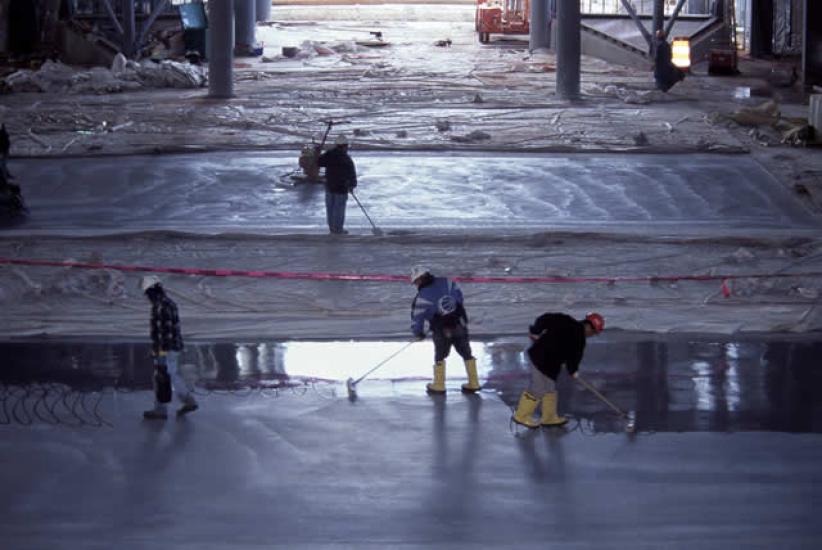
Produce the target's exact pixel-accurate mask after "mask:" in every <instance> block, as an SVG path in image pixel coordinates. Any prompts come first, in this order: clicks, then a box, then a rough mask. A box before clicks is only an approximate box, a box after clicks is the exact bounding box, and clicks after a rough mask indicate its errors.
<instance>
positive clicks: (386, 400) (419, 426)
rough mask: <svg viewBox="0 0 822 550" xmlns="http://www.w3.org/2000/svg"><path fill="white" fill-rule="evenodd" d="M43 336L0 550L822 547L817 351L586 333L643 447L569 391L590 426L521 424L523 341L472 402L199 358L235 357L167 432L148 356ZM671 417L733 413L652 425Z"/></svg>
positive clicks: (487, 355) (497, 348)
mask: <svg viewBox="0 0 822 550" xmlns="http://www.w3.org/2000/svg"><path fill="white" fill-rule="evenodd" d="M377 344H378V343H374V342H372V343H348V344H342V343H336V344H334V343H323V345H334V346H336V349H337V353H334V354H329V353H328V350H324V349H322V348H321V347H320V348H317V349H315V352H317V353H315V354H318V355H320V356H321V358H322V361H323V362H324V363H325V364H327V365H335V364H337V363H338V362H337V361H336V359H337V358H339V357H345V356H346V353H343V351H346V350H347V352H348V356H349V357H353V356H359V358H360V361H359V362H360V363H362V364H354V363H348V362H345V361H344V363H345V365H346V368H347V369H350V370H349V372H360V369H363V368H364V367H367V366H370V365H369V364H364V363H366V362H367V361H369V360H370V359H371V358H372V356H373V355H375V352H374V349H373V348H372V349H371V350H370V352H369V346H371V347H373V346H375V345H377ZM38 345H39V351H36V350H35V347H33V346H32V345H27V346H24V345H22V344H14V345H9V344H5V345H3V349H2V351H3V353H4V356H6V357H14V358H16V360H17V362H16V363H15V367H14V368H4V369H3V370H2V371H0V380H2V383H3V385H2V386H1V387H2V388H3V392H2V397H3V400H2V403H3V406H4V409H3V410H5V411H6V412H7V413H9V412H11V414H12V415H15V414H16V417H17V418H18V420H11V421H9V422H6V423H5V425H3V426H0V433H2V437H0V461H2V465H3V467H2V468H0V483H2V486H3V487H4V491H3V492H2V494H0V531H2V533H3V539H4V546H5V547H7V548H14V549H28V548H56V549H62V548H72V549H73V548H80V547H82V548H91V549H96V548H111V547H113V546H116V547H118V548H127V549H130V548H145V547H146V546H148V545H151V546H154V545H158V544H162V545H163V546H164V547H167V548H174V549H189V548H262V547H266V548H271V547H273V548H468V547H472V548H476V547H481V548H513V547H523V546H537V545H539V546H543V547H548V546H549V547H552V548H569V549H570V548H632V549H633V548H648V549H650V548H655V549H656V548H689V549H690V548H706V549H707V548H723V549H724V548H729V547H736V546H741V545H744V546H745V547H746V548H773V547H776V546H779V547H783V548H815V547H816V546H817V545H818V541H819V538H820V536H822V528H821V527H820V526H819V523H818V521H817V518H816V515H815V509H817V508H818V506H819V504H820V499H822V492H821V490H822V474H820V472H819V468H818V464H819V461H820V459H822V438H820V431H821V430H820V427H821V426H822V423H820V410H821V409H820V400H819V398H818V397H817V395H816V392H814V391H813V388H815V387H819V380H818V378H819V373H818V372H816V371H817V369H815V368H814V367H815V364H814V363H813V361H814V358H815V357H818V355H819V342H815V341H813V340H809V339H807V338H805V339H796V338H791V339H784V340H777V341H767V342H765V341H758V340H748V341H743V342H738V341H718V340H716V339H713V338H696V337H694V338H686V339H678V340H676V341H672V340H666V341H661V340H658V339H654V338H649V337H645V336H638V337H635V336H625V335H622V336H619V337H617V338H615V339H613V340H600V341H599V342H598V343H596V344H594V343H593V342H592V346H591V349H590V350H589V355H588V357H587V358H586V362H585V365H584V367H583V373H585V374H586V375H587V376H589V378H590V380H591V381H592V382H594V383H595V384H597V385H598V386H599V387H600V388H602V390H603V391H605V392H606V393H607V394H609V395H610V396H611V397H613V399H614V400H616V401H617V402H618V403H620V404H621V405H622V406H626V407H627V406H633V405H634V403H632V396H642V397H641V399H640V401H638V402H637V403H636V408H637V411H638V419H643V418H644V419H645V421H646V424H645V425H644V427H640V431H639V433H636V434H633V435H629V434H625V433H621V432H619V431H618V430H617V429H614V427H613V423H611V424H610V426H611V427H610V428H609V427H608V426H609V423H608V422H607V419H606V418H605V417H607V416H608V413H607V411H606V410H605V409H604V407H603V406H602V405H601V404H600V403H599V402H598V401H596V400H595V399H593V398H591V397H590V396H589V395H587V394H582V393H580V392H576V391H574V390H573V389H571V388H569V387H568V386H567V384H566V385H564V386H561V387H560V392H561V396H562V397H561V410H563V411H564V412H567V413H569V414H570V415H572V416H574V417H575V418H576V420H577V421H576V422H572V423H571V424H570V425H569V427H568V428H567V429H560V430H557V429H552V430H538V431H535V432H528V433H523V432H519V433H518V432H516V431H512V430H511V429H510V427H509V423H508V417H509V415H510V409H509V408H508V405H509V404H510V399H509V397H507V395H508V394H511V395H513V394H515V393H516V392H517V391H518V390H519V389H521V387H522V386H523V384H524V383H525V381H524V379H523V378H522V376H521V374H522V371H521V367H522V365H521V364H520V363H519V359H517V357H518V350H519V351H521V348H520V345H519V344H518V343H514V342H508V343H477V344H476V346H477V350H481V352H480V353H478V357H480V362H481V365H482V367H483V376H482V378H483V381H484V382H485V383H486V388H485V389H484V390H483V392H481V393H480V394H479V395H478V396H475V397H466V396H463V395H461V394H459V393H458V390H456V388H457V382H458V381H449V386H451V387H452V391H450V392H449V393H448V395H447V396H446V397H444V398H439V399H432V398H429V397H427V396H425V395H424V394H423V393H422V381H421V380H417V379H416V377H415V376H414V374H415V373H417V372H420V373H421V372H422V370H423V369H425V368H426V365H420V364H419V363H414V368H413V369H412V370H411V371H409V370H408V369H406V368H404V367H403V368H401V369H400V371H401V373H400V374H403V375H405V376H404V377H403V379H394V378H393V377H392V376H391V375H388V376H386V374H390V373H382V375H380V376H376V377H375V380H374V381H373V383H371V384H370V385H369V384H368V383H367V381H366V382H363V383H362V386H361V388H360V389H361V391H360V392H359V393H360V396H359V399H357V400H356V401H354V402H351V401H349V400H348V399H346V398H345V395H344V394H343V393H341V391H340V390H341V385H340V384H339V383H334V382H325V383H320V382H316V381H315V382H313V383H311V384H308V385H305V384H302V385H297V386H296V387H285V386H281V387H280V389H279V390H274V389H273V387H272V386H271V385H269V386H267V389H263V388H264V387H266V385H265V384H264V382H266V381H268V382H270V383H271V384H275V383H282V382H283V381H284V380H285V379H284V378H282V377H277V376H274V373H272V372H268V374H265V373H266V372H267V371H268V369H269V367H268V366H266V365H271V364H278V363H279V364H280V365H281V368H280V371H284V372H280V374H289V377H288V379H289V380H292V381H298V379H299V375H298V373H300V372H302V373H303V374H305V375H308V378H309V379H311V378H314V376H312V372H311V369H310V368H308V369H306V368H305V361H304V359H303V357H305V356H300V355H299V354H294V353H293V352H292V351H290V350H289V348H288V347H287V346H289V345H292V343H280V344H273V345H272V346H270V349H269V348H266V347H265V346H263V347H260V346H258V345H254V346H249V345H248V344H246V345H244V346H237V345H231V344H224V345H222V346H215V345H213V344H202V345H192V346H190V352H191V353H194V354H195V355H196V353H197V350H198V349H199V352H201V353H205V352H207V351H208V349H210V350H211V353H212V354H213V357H214V358H215V360H216V364H217V365H221V366H219V367H218V368H217V369H216V371H214V372H210V373H209V371H208V370H207V369H204V368H203V365H199V366H198V367H197V368H198V369H200V370H199V371H198V372H199V373H200V374H201V375H202V379H201V382H200V385H199V388H200V390H199V391H200V393H201V395H200V398H199V399H200V401H201V404H202V408H201V410H200V411H198V412H196V413H194V414H193V415H191V416H189V417H188V418H186V419H184V420H174V419H170V420H169V421H166V422H159V423H152V422H146V421H142V420H140V411H141V410H142V409H143V408H144V407H145V406H146V405H147V403H148V402H149V401H150V400H151V395H150V393H149V392H148V391H146V390H144V389H141V387H144V384H145V383H146V379H147V373H146V370H147V367H146V365H145V363H146V361H145V360H141V359H140V357H144V356H143V355H142V351H144V349H141V348H140V347H139V346H138V345H134V344H122V345H108V344H103V345H84V344H81V343H76V344H70V345H66V344H59V343H54V344H51V345H45V344H43V343H39V344H38ZM299 345H301V346H307V347H310V346H311V345H312V344H311V343H301V344H299ZM314 345H318V346H319V345H320V344H314ZM381 345H382V346H383V347H382V348H380V349H379V353H383V352H384V351H385V350H386V348H387V347H390V346H392V345H394V346H396V345H397V343H396V342H394V343H391V342H386V343H381ZM277 346H280V347H279V348H278V347H277ZM283 346H286V347H283ZM420 346H421V347H422V348H426V346H425V345H424V344H420ZM429 346H430V344H429ZM250 349H254V350H256V351H255V352H250V351H248V350H250ZM278 349H279V350H280V352H279V353H277V350H278ZM265 350H267V351H265ZM422 351H424V352H425V353H424V354H425V355H428V354H429V353H430V349H427V348H426V349H424V350H422ZM422 351H421V353H422ZM9 352H13V353H12V354H10V353H9ZM272 352H273V353H272ZM38 354H39V355H38ZM261 354H262V356H264V357H266V358H269V359H264V360H261V359H260V357H261ZM204 356H207V353H205V355H204ZM38 357H39V360H38ZM128 357H131V359H130V361H131V362H129V359H128ZM191 357H192V356H191V355H190V356H189V359H190V358H191ZM277 357H279V359H276V358H277ZM401 357H403V356H400V357H398V359H400V358H401ZM426 363H427V362H426ZM452 364H453V363H452ZM66 365H74V368H66ZM249 365H257V367H254V368H250V367H249ZM337 366H338V367H339V365H337ZM129 369H131V370H129ZM453 371H456V373H455V374H456V375H457V376H458V375H459V374H460V373H459V371H460V369H459V368H452V372H453ZM339 372H341V371H339ZM61 373H62V374H61ZM291 374H293V376H291ZM327 374H328V378H335V377H336V376H337V374H335V372H334V370H333V369H329V372H328V373H327ZM72 377H74V379H73V380H72ZM130 377H131V378H130ZM408 378H411V380H408ZM113 380H117V381H118V388H119V389H118V391H114V390H113V389H112V388H111V383H112V381H113ZM489 380H490V384H489ZM304 381H305V379H303V382H304ZM566 382H567V380H566ZM95 384H96V385H95ZM141 384H142V385H143V386H141ZM335 387H336V388H337V393H336V394H335V393H334V392H333V391H332V390H333V389H334V388H335ZM61 388H63V390H65V389H66V388H68V391H65V392H64V393H66V395H67V396H66V397H65V398H62V397H61V398H60V403H58V404H57V405H54V406H53V407H52V397H49V396H47V395H46V394H48V393H49V392H51V395H52V396H53V395H56V394H59V392H60V391H63V390H61ZM369 388H370V389H369ZM643 388H645V389H643ZM92 390H97V391H98V392H100V391H101V392H102V393H97V394H95V393H94V392H93V391H92ZM206 390H208V391H206ZM648 390H650V391H648ZM78 394H79V395H89V396H91V397H87V398H86V400H85V401H83V399H80V402H81V403H83V402H88V403H89V404H88V405H87V406H85V408H84V407H83V406H82V405H76V406H74V410H75V411H76V414H75V415H74V420H75V421H76V419H77V418H80V417H83V418H93V417H94V414H93V413H94V412H95V411H96V412H97V413H98V414H97V416H98V417H99V418H100V419H103V420H105V423H102V424H99V425H95V424H94V423H92V422H87V423H85V424H84V425H79V424H77V423H76V422H75V424H74V425H71V423H70V422H56V421H54V418H55V417H61V418H64V419H71V418H72V415H70V414H68V413H67V412H65V411H68V410H70V409H72V407H73V404H74V403H75V400H74V397H73V396H75V395H78ZM95 395H98V396H100V395H101V396H102V400H101V403H100V405H99V407H97V408H95V406H94V396H95ZM62 403H65V404H66V405H65V407H64V405H63V404H62ZM49 410H50V411H52V412H51V413H48V412H47V411H49ZM15 411H16V412H15ZM36 411H39V412H36ZM84 411H86V412H84ZM743 411H745V412H746V413H745V414H740V413H742V412H743ZM761 413H765V414H762V415H761V416H758V415H760V414H761ZM771 413H772V414H774V415H776V416H777V417H779V418H783V419H784V422H782V423H776V424H770V425H769V424H768V420H767V419H768V418H769V414H771ZM50 414H51V415H50ZM671 414H673V415H674V416H675V415H679V414H684V415H688V416H691V417H693V418H696V419H699V418H700V417H701V416H702V418H703V420H704V419H705V418H708V417H709V418H714V419H721V418H724V419H726V420H728V421H727V422H726V421H722V420H720V421H717V422H701V421H696V422H693V423H690V424H678V425H677V424H676V423H670V424H666V423H665V422H661V420H663V419H666V418H668V419H670V418H671V416H670V415H671ZM25 415H29V416H30V419H31V422H30V423H29V424H28V425H26V423H25V422H21V421H20V418H22V417H23V416H25ZM750 415H753V417H758V418H759V419H758V420H757V421H756V422H755V423H754V424H747V422H748V420H744V419H745V418H746V416H747V417H748V418H749V419H750ZM597 418H600V419H601V421H598V420H597ZM49 419H50V420H49ZM809 421H810V422H809ZM95 426H96V427H95ZM587 426H590V427H593V429H590V430H589V429H587ZM597 427H599V428H597ZM786 431H794V432H796V433H785V432H786Z"/></svg>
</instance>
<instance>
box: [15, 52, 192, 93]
mask: <svg viewBox="0 0 822 550" xmlns="http://www.w3.org/2000/svg"><path fill="white" fill-rule="evenodd" d="M206 82H207V76H206V71H205V69H204V68H203V67H200V66H198V65H192V64H190V63H180V62H177V61H170V60H164V61H160V62H159V63H157V62H154V61H152V60H150V59H145V60H143V61H141V62H139V63H138V62H135V61H128V60H126V59H125V57H123V56H122V54H118V55H117V57H116V58H115V60H114V63H113V64H112V68H111V69H107V68H105V67H93V68H91V69H85V70H83V69H75V68H74V67H71V66H69V65H66V64H64V63H60V62H59V61H51V60H49V61H46V62H45V63H43V65H42V66H41V67H40V69H38V70H36V71H35V70H29V69H22V70H19V71H16V72H14V73H12V74H10V75H8V76H7V77H5V78H4V79H3V80H2V87H3V88H4V89H6V90H8V91H10V92H18V93H21V92H40V93H68V94H88V93H92V94H109V93H120V92H125V91H131V90H137V89H143V88H200V87H203V86H205V85H206Z"/></svg>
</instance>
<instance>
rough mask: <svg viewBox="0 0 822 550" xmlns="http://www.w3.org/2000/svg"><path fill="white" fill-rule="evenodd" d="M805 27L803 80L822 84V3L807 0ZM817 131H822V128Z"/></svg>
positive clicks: (809, 83)
mask: <svg viewBox="0 0 822 550" xmlns="http://www.w3.org/2000/svg"><path fill="white" fill-rule="evenodd" d="M804 23H805V28H804V38H803V40H802V82H803V83H804V84H805V85H806V86H810V85H812V84H817V85H822V3H820V2H819V0H805V21H804ZM817 132H820V133H822V128H818V129H817Z"/></svg>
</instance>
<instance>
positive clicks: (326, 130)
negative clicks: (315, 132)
mask: <svg viewBox="0 0 822 550" xmlns="http://www.w3.org/2000/svg"><path fill="white" fill-rule="evenodd" d="M326 124H328V127H327V128H326V129H325V133H324V134H323V140H322V141H321V142H320V145H319V146H318V147H317V149H319V150H320V151H322V150H323V146H324V145H325V140H326V139H328V133H329V132H330V131H331V127H332V126H334V121H333V120H327V121H326Z"/></svg>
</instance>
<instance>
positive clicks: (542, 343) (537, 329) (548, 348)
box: [528, 313, 585, 380]
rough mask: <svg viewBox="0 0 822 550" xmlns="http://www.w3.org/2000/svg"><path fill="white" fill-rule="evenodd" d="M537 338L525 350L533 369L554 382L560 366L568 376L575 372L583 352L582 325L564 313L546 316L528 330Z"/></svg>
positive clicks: (538, 319)
mask: <svg viewBox="0 0 822 550" xmlns="http://www.w3.org/2000/svg"><path fill="white" fill-rule="evenodd" d="M528 331H529V332H530V333H531V334H533V335H534V336H539V339H538V340H537V341H536V342H534V343H533V344H532V345H531V347H530V348H528V357H530V358H531V362H532V363H533V364H534V366H535V367H536V368H537V369H538V370H539V371H540V372H541V373H542V374H544V375H545V376H547V377H548V378H550V379H551V380H556V379H557V377H558V376H559V371H560V369H561V368H562V365H563V363H564V364H565V368H567V369H568V373H569V374H574V373H575V372H577V370H579V363H580V361H582V354H583V353H584V352H585V324H584V322H583V321H577V320H576V319H574V318H573V317H571V316H570V315H566V314H564V313H546V314H545V315H541V316H540V317H538V318H537V320H536V321H534V324H533V325H531V326H530V327H528Z"/></svg>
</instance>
